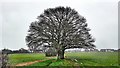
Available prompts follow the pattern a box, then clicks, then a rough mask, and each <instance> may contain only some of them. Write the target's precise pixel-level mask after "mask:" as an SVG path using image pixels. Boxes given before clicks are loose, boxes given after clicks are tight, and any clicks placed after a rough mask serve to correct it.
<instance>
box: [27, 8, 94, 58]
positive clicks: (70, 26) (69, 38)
mask: <svg viewBox="0 0 120 68" xmlns="http://www.w3.org/2000/svg"><path fill="white" fill-rule="evenodd" d="M37 19H38V21H35V22H32V23H31V25H30V26H29V30H28V35H27V36H26V42H27V46H28V47H29V48H30V49H32V50H35V49H37V48H38V47H40V46H45V47H54V48H55V49H56V50H57V54H58V59H64V51H65V49H70V48H94V47H95V45H94V44H93V42H94V39H93V38H92V36H91V34H90V33H89V31H90V29H89V28H87V26H88V25H87V23H86V19H85V18H84V17H83V16H81V15H79V13H78V12H77V11H76V10H74V9H71V8H70V7H56V8H48V9H46V10H44V12H43V13H42V14H40V16H38V17H37Z"/></svg>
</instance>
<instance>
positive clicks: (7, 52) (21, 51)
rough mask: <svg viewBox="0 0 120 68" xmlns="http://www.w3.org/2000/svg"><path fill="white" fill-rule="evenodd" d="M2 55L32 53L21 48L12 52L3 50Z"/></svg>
mask: <svg viewBox="0 0 120 68" xmlns="http://www.w3.org/2000/svg"><path fill="white" fill-rule="evenodd" d="M2 53H4V54H14V53H30V52H29V51H28V50H26V49H24V48H21V49H19V50H10V49H2Z"/></svg>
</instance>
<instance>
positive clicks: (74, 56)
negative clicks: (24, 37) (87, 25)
mask: <svg viewBox="0 0 120 68" xmlns="http://www.w3.org/2000/svg"><path fill="white" fill-rule="evenodd" d="M65 56H66V58H65V59H64V60H56V57H52V58H51V59H49V60H46V59H48V58H46V57H45V56H44V54H38V53H37V54H35V53H33V54H10V55H9V59H10V60H9V63H10V64H11V65H15V64H18V63H23V62H29V61H34V60H46V61H43V62H38V63H35V64H32V65H30V66H27V67H28V68H30V67H32V66H45V67H53V66H58V67H61V66H70V67H74V66H81V67H82V66H118V53H117V52H74V53H65ZM22 68H23V67H22ZM25 68H26V67H25Z"/></svg>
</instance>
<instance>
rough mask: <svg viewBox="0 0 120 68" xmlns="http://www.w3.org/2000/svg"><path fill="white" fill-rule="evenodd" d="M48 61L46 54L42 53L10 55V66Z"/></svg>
mask: <svg viewBox="0 0 120 68" xmlns="http://www.w3.org/2000/svg"><path fill="white" fill-rule="evenodd" d="M44 59H46V58H45V56H44V54H43V53H41V54H39V53H31V54H10V55H9V61H8V64H10V65H16V64H18V63H23V62H29V61H35V60H44Z"/></svg>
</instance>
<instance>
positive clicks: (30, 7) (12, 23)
mask: <svg viewBox="0 0 120 68" xmlns="http://www.w3.org/2000/svg"><path fill="white" fill-rule="evenodd" d="M56 6H69V7H71V8H74V9H75V10H76V11H78V13H79V14H80V15H82V16H84V17H85V18H86V19H87V23H88V27H89V28H90V29H91V31H90V33H91V34H92V35H93V37H94V38H95V39H96V42H95V45H96V47H97V48H118V0H106V1H104V0H91V1H90V2H89V0H88V1H86V0H78V1H77V0H76V1H75V0H40V1H38V2H37V0H36V1H34V2H33V1H32V0H30V2H28V1H24V2H23V0H22V1H18V2H15V0H13V2H12V1H11V2H9V1H8V0H6V1H4V2H2V3H1V4H0V49H1V48H9V49H19V48H27V46H26V43H25V36H26V35H27V30H28V29H29V25H30V23H31V22H33V21H35V20H36V17H37V16H38V15H40V14H41V13H42V12H43V11H44V9H47V8H54V7H56ZM1 42H2V43H1Z"/></svg>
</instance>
